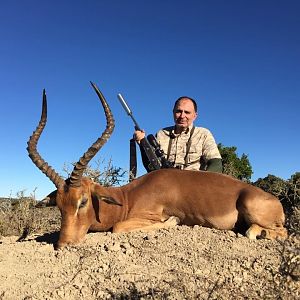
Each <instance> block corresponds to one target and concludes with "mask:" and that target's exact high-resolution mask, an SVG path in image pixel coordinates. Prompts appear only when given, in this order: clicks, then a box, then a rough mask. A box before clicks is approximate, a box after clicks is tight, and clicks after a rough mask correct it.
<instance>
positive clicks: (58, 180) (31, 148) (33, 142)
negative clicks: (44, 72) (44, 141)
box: [27, 89, 65, 189]
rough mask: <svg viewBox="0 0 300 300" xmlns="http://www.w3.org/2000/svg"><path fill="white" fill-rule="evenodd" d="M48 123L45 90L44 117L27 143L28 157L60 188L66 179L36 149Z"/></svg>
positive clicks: (44, 94)
mask: <svg viewBox="0 0 300 300" xmlns="http://www.w3.org/2000/svg"><path fill="white" fill-rule="evenodd" d="M46 123H47V96H46V91H45V89H44V90H43V106H42V115H41V119H40V122H39V124H38V126H37V128H36V129H35V131H34V132H33V133H32V136H31V137H30V138H29V140H28V142H27V145H28V146H27V151H28V155H29V157H30V158H31V160H32V162H33V163H34V164H35V165H36V166H37V167H38V168H39V169H40V170H41V171H42V172H43V173H44V174H45V175H46V176H47V177H48V178H49V179H50V180H51V181H52V182H53V183H54V185H55V186H56V188H57V189H58V188H60V187H61V186H62V185H63V184H64V182H65V181H64V179H63V178H62V177H61V176H60V175H59V174H58V173H56V171H55V170H54V169H53V168H52V167H51V166H49V165H48V163H47V162H46V161H44V159H43V158H42V157H41V156H40V154H39V153H38V151H37V149H36V147H37V143H38V141H39V138H40V136H41V134H42V132H43V130H44V128H45V126H46Z"/></svg>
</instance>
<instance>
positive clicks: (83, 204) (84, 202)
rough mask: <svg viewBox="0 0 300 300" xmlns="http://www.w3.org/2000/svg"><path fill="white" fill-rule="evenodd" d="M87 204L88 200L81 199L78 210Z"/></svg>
mask: <svg viewBox="0 0 300 300" xmlns="http://www.w3.org/2000/svg"><path fill="white" fill-rule="evenodd" d="M87 202H88V199H87V198H82V200H81V203H80V205H79V208H83V207H85V206H86V204H87Z"/></svg>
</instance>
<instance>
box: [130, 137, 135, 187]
mask: <svg viewBox="0 0 300 300" xmlns="http://www.w3.org/2000/svg"><path fill="white" fill-rule="evenodd" d="M136 173H137V161H136V145H135V140H134V139H133V138H132V139H130V148H129V182H131V181H132V180H133V179H135V177H136Z"/></svg>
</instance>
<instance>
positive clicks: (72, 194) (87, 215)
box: [27, 83, 118, 247]
mask: <svg viewBox="0 0 300 300" xmlns="http://www.w3.org/2000/svg"><path fill="white" fill-rule="evenodd" d="M91 84H92V86H93V88H94V90H95V91H96V93H97V95H98V97H99V99H100V101H101V103H102V106H103V108H104V112H105V115H106V129H105V130H104V131H103V133H102V135H101V137H99V138H98V139H97V140H96V142H94V143H93V144H92V145H91V147H90V148H89V149H88V150H87V151H86V152H85V153H84V154H83V156H82V157H81V158H80V159H79V161H78V162H77V163H76V164H75V166H74V169H73V171H72V173H71V175H70V177H69V178H68V179H67V180H64V179H63V178H62V177H61V176H60V175H59V174H58V173H57V172H56V171H55V170H54V169H53V168H52V167H51V166H49V165H48V164H47V162H46V161H45V160H44V159H43V158H42V157H41V156H40V154H39V153H38V151H37V143H38V140H39V138H40V136H41V134H42V132H43V129H44V127H45V125H46V122H47V98H46V93H45V90H44V91H43V106H42V114H41V119H40V122H39V124H38V126H37V128H36V130H35V131H34V132H33V134H32V136H31V137H30V138H29V141H28V143H27V144H28V147H27V151H28V153H29V157H30V158H31V160H32V161H33V163H34V164H35V165H36V166H37V167H38V168H39V169H40V170H41V171H42V172H43V173H44V174H45V175H46V176H47V177H48V178H49V179H50V180H51V181H52V182H53V183H54V185H55V186H56V188H57V192H56V193H55V194H54V195H55V198H54V199H53V198H52V199H51V203H52V205H55V204H56V205H57V206H58V207H59V209H60V212H61V216H62V221H61V230H60V235H59V241H58V247H62V246H64V245H66V244H74V243H78V242H80V240H82V238H83V237H84V236H85V234H86V233H87V231H88V229H89V227H90V226H91V225H92V223H94V222H96V220H97V217H96V214H95V209H93V205H94V204H93V203H94V202H95V199H97V200H98V201H99V200H104V201H105V202H108V203H112V204H118V203H117V202H114V200H113V199H111V198H110V197H108V196H105V195H101V191H102V190H101V186H100V187H99V186H98V187H97V190H96V189H95V184H94V183H93V182H92V181H90V180H89V179H87V178H84V177H83V172H84V170H85V168H86V167H87V165H88V163H89V161H90V160H91V159H92V158H93V157H94V156H95V155H96V153H97V152H98V151H99V150H100V149H101V147H102V146H103V145H104V144H105V143H106V141H107V140H108V139H109V137H110V135H111V134H112V132H113V129H114V119H113V116H112V113H111V110H110V108H109V106H108V104H107V102H106V100H105V98H104V96H103V95H102V93H101V92H100V90H99V89H98V88H97V86H96V85H95V84H94V83H91ZM52 196H53V195H52Z"/></svg>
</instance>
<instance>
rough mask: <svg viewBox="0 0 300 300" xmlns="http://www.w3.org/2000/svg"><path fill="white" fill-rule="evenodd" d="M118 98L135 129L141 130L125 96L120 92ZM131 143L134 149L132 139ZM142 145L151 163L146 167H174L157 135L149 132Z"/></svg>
mask: <svg viewBox="0 0 300 300" xmlns="http://www.w3.org/2000/svg"><path fill="white" fill-rule="evenodd" d="M118 99H119V101H120V103H121V105H122V106H123V108H124V110H125V111H126V113H127V115H128V116H129V117H130V118H131V119H132V121H133V123H134V127H135V129H136V130H140V131H141V127H140V126H139V124H138V123H137V121H136V120H135V118H134V116H133V114H132V111H131V109H130V108H129V106H128V105H127V103H126V101H125V100H124V98H123V96H122V95H121V94H118ZM130 144H131V149H132V140H131V141H130ZM134 145H135V144H134ZM140 146H141V147H142V148H143V149H144V151H145V154H146V156H147V158H148V161H149V165H148V168H146V169H148V170H149V171H153V170H158V169H161V168H172V167H173V165H172V163H170V162H169V161H168V160H167V159H166V158H165V155H164V152H163V151H162V150H161V149H160V146H159V144H158V142H157V140H156V139H155V137H154V136H153V135H152V134H149V135H148V136H147V138H144V139H142V140H141V141H140ZM131 160H132V158H131ZM131 166H132V164H131ZM130 169H131V170H132V167H130ZM135 169H136V168H135ZM135 172H136V170H135ZM135 175H136V174H134V177H135Z"/></svg>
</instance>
